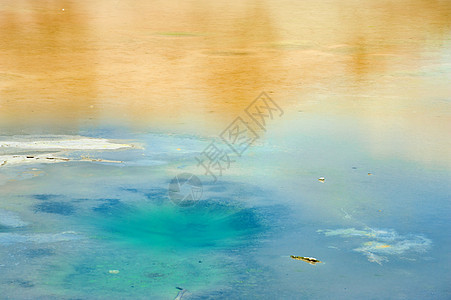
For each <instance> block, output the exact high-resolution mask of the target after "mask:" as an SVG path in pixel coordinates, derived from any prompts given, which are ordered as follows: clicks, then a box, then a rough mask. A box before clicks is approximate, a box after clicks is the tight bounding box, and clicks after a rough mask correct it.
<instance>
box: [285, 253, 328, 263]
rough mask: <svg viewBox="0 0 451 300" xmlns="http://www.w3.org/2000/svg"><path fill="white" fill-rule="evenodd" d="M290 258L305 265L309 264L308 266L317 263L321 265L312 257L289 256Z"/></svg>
mask: <svg viewBox="0 0 451 300" xmlns="http://www.w3.org/2000/svg"><path fill="white" fill-rule="evenodd" d="M290 257H291V258H292V259H296V260H302V261H305V262H306V263H309V264H311V265H315V264H317V263H321V261H320V260H318V259H316V258H314V257H308V256H294V255H291V256H290Z"/></svg>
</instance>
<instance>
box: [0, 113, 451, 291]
mask: <svg viewBox="0 0 451 300" xmlns="http://www.w3.org/2000/svg"><path fill="white" fill-rule="evenodd" d="M299 128H304V129H303V130H302V131H301V133H299V132H300V131H299ZM326 128H328V130H324V129H326ZM80 134H83V135H85V136H91V137H100V136H101V137H105V138H116V139H120V140H125V139H126V140H127V141H129V142H135V143H139V144H140V145H141V146H142V149H141V148H139V149H133V150H121V151H90V152H88V153H85V152H83V151H79V152H72V153H71V154H70V155H71V156H72V157H77V156H80V155H86V154H89V155H91V156H93V157H102V158H103V159H110V160H122V161H124V163H122V164H113V163H101V162H91V163H90V162H67V163H58V164H49V165H32V166H30V165H27V166H18V167H15V168H9V169H5V168H4V169H2V170H1V176H2V177H1V179H2V189H0V197H1V199H2V202H1V206H0V209H1V210H0V212H2V214H0V216H1V217H2V218H3V223H2V224H3V225H2V226H1V227H0V242H1V247H0V268H1V273H0V287H1V290H2V293H3V295H4V296H5V297H6V298H7V299H29V298H43V299H106V298H109V299H122V298H133V299H174V298H175V297H176V295H177V293H178V292H179V291H180V290H179V289H177V288H182V289H186V290H187V292H186V293H185V295H184V296H183V298H182V299H302V298H310V299H330V298H331V297H332V295H333V298H334V299H349V298H359V299H361V298H371V299H388V298H393V299H427V298H434V299H445V298H447V297H448V296H449V295H450V294H449V293H450V291H449V287H448V284H447V282H449V279H450V277H449V275H450V274H449V271H448V268H447V266H448V265H449V256H448V255H447V252H448V251H447V246H449V242H450V239H449V229H448V227H447V226H446V223H447V218H448V214H449V211H450V205H449V202H448V201H447V194H449V185H448V177H447V171H448V170H447V168H446V167H445V166H435V165H434V166H433V167H431V166H429V167H428V166H425V165H424V164H423V163H421V162H416V161H412V160H408V159H406V160H402V159H397V158H396V159H395V158H393V157H383V158H381V157H376V156H375V155H373V154H372V153H371V152H369V151H367V150H365V145H366V144H367V143H368V137H366V136H365V135H362V134H361V133H360V132H359V130H358V126H355V124H353V123H352V121H349V120H348V121H343V120H342V119H340V118H338V117H337V118H329V119H327V120H324V119H319V118H318V119H317V118H312V117H306V118H303V119H298V120H296V121H290V119H289V118H287V120H285V122H280V123H278V124H276V125H275V126H274V127H273V128H272V131H268V133H267V135H266V136H265V138H264V139H262V140H261V141H259V143H257V144H256V145H254V146H253V147H252V148H250V149H249V151H248V152H247V153H246V155H243V156H242V157H239V158H238V157H237V158H236V161H235V162H234V164H232V165H231V167H230V169H229V170H227V171H226V172H224V176H222V177H220V178H219V180H218V181H217V182H213V181H212V180H211V178H209V177H208V176H205V175H204V173H203V171H202V169H199V168H198V167H197V166H196V161H195V159H194V157H195V156H196V155H198V154H199V153H200V152H201V151H202V150H203V149H204V148H205V147H206V146H207V145H208V143H209V141H210V138H211V137H206V136H205V137H202V136H194V135H188V134H183V135H182V134H179V135H177V134H174V135H166V134H161V133H148V134H141V133H132V132H130V131H128V130H127V129H126V128H108V129H93V128H88V129H84V130H81V131H80ZM282 137H285V138H282ZM286 137H291V138H286ZM177 149H180V150H177ZM32 169H38V171H39V172H40V173H34V175H33V174H31V173H30V172H31V171H32ZM36 171H37V170H34V172H36ZM180 172H192V173H194V174H196V175H198V176H199V178H200V179H201V180H202V182H203V190H204V191H203V197H202V200H200V201H199V202H198V203H197V204H196V205H195V206H191V207H179V206H177V205H175V204H174V203H172V202H171V201H170V200H169V198H168V196H167V188H168V184H169V181H170V180H171V179H172V177H173V176H174V175H175V174H177V173H180ZM368 173H371V175H368ZM323 176H324V177H325V182H320V181H318V178H319V177H323ZM11 179H13V181H10V180H11ZM7 221H8V222H9V223H8V224H9V225H8V224H7ZM20 222H26V225H25V224H21V223H20ZM290 255H298V256H312V257H315V258H317V259H319V260H321V261H322V263H320V264H317V265H314V266H313V265H310V264H307V263H305V262H302V261H297V260H293V259H291V258H290Z"/></svg>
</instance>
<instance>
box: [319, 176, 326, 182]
mask: <svg viewBox="0 0 451 300" xmlns="http://www.w3.org/2000/svg"><path fill="white" fill-rule="evenodd" d="M318 181H321V182H324V181H326V178H324V177H320V178H318Z"/></svg>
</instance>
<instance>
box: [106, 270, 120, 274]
mask: <svg viewBox="0 0 451 300" xmlns="http://www.w3.org/2000/svg"><path fill="white" fill-rule="evenodd" d="M108 273H110V274H119V270H109V271H108Z"/></svg>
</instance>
